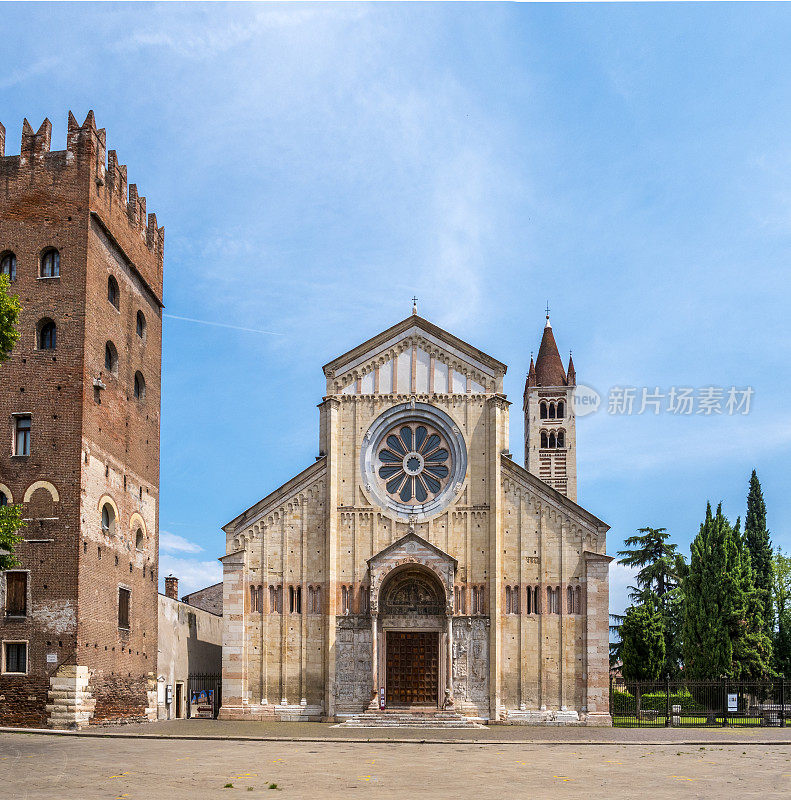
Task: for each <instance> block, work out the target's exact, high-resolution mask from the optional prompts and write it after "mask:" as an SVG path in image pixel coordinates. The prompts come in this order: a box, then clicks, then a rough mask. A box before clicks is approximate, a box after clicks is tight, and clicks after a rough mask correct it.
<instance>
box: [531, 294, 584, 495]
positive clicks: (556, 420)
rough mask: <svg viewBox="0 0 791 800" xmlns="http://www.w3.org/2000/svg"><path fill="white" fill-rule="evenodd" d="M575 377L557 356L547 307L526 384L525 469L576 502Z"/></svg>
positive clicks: (570, 367)
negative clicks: (538, 345)
mask: <svg viewBox="0 0 791 800" xmlns="http://www.w3.org/2000/svg"><path fill="white" fill-rule="evenodd" d="M576 383H577V378H576V373H575V372H574V362H573V360H572V358H571V355H569V366H568V371H567V370H565V369H564V368H563V362H562V361H561V359H560V353H558V346H557V344H556V343H555V336H554V334H553V333H552V324H551V323H550V321H549V308H547V316H546V324H545V326H544V335H543V337H542V338H541V346H540V347H539V349H538V358H536V360H535V363H534V362H533V356H532V355H531V356H530V371H529V372H528V374H527V380H526V381H525V393H524V403H523V406H522V407H523V410H524V413H525V468H526V469H527V470H528V472H532V473H533V475H536V476H538V477H539V478H541V480H542V481H544V482H545V483H547V484H549V485H550V486H551V487H552V488H553V489H557V491H559V492H561V493H562V494H565V495H566V497H568V498H570V499H571V500H574V501H575V502H576V500H577V432H576V423H575V418H574V389H575V387H576Z"/></svg>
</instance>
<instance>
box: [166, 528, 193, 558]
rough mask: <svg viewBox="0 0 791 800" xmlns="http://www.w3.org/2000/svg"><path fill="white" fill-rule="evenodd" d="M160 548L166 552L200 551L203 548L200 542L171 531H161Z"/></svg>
mask: <svg viewBox="0 0 791 800" xmlns="http://www.w3.org/2000/svg"><path fill="white" fill-rule="evenodd" d="M159 549H160V551H161V552H165V553H200V552H202V550H203V548H202V547H201V546H200V545H199V544H195V542H191V541H190V540H189V539H185V538H184V537H183V536H179V535H178V534H177V533H170V531H160V532H159Z"/></svg>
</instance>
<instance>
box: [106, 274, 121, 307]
mask: <svg viewBox="0 0 791 800" xmlns="http://www.w3.org/2000/svg"><path fill="white" fill-rule="evenodd" d="M107 299H108V300H109V302H110V303H111V304H112V305H114V306H115V307H116V308H118V307H119V305H120V303H121V293H120V291H119V290H118V281H117V280H116V279H115V278H114V277H113V276H112V275H110V277H109V278H108V279H107Z"/></svg>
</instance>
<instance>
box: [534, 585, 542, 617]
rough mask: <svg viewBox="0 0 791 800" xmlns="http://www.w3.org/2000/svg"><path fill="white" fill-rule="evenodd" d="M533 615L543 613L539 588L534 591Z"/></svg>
mask: <svg viewBox="0 0 791 800" xmlns="http://www.w3.org/2000/svg"><path fill="white" fill-rule="evenodd" d="M533 613H534V614H540V613H541V592H540V591H539V588H538V586H536V587H535V588H534V589H533Z"/></svg>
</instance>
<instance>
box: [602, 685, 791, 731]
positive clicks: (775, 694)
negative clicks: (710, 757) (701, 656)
mask: <svg viewBox="0 0 791 800" xmlns="http://www.w3.org/2000/svg"><path fill="white" fill-rule="evenodd" d="M610 714H611V715H612V721H613V725H614V726H616V727H621V728H664V727H668V728H670V727H679V728H707V727H708V728H712V727H727V726H761V725H769V726H778V727H785V725H786V720H787V719H790V718H791V697H788V696H787V687H786V682H785V679H783V678H780V679H778V680H774V681H733V680H730V679H727V678H723V679H720V680H715V681H683V680H682V681H671V680H669V679H665V680H664V681H656V682H651V681H625V680H623V679H622V678H611V679H610Z"/></svg>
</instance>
